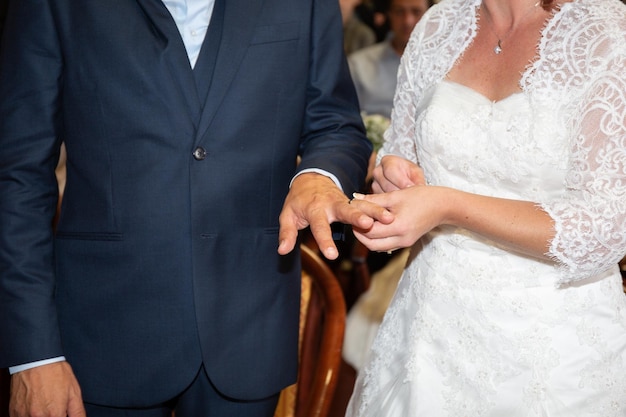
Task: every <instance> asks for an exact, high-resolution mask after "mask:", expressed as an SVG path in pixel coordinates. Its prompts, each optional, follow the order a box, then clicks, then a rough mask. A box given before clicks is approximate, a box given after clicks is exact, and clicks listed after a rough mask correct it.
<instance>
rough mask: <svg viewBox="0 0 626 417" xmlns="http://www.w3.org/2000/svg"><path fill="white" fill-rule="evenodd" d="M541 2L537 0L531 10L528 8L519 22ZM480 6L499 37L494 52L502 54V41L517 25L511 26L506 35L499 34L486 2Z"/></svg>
mask: <svg viewBox="0 0 626 417" xmlns="http://www.w3.org/2000/svg"><path fill="white" fill-rule="evenodd" d="M539 3H541V2H540V1H537V2H536V3H535V5H534V6H533V7H532V8H531V9H530V10H528V11H527V12H526V14H525V15H524V16H522V18H521V19H520V20H519V23H521V22H523V21H524V20H525V19H526V18H527V17H528V16H529V15H530V14H531V13H532V12H533V11H535V10H536V9H537V6H539ZM480 6H481V8H482V9H483V15H484V16H486V17H487V20H489V21H488V22H487V24H488V26H489V30H490V31H491V32H492V33H493V34H494V35H495V37H496V38H498V43H497V44H496V46H494V48H493V52H494V53H495V54H496V55H500V54H501V53H502V42H504V41H505V40H507V39H508V37H509V36H510V35H511V33H512V32H513V29H515V26H511V28H510V29H509V30H508V31H507V32H506V33H505V34H504V36H499V35H498V34H497V33H496V30H495V28H494V24H493V20H491V13H489V11H488V10H487V9H486V8H485V3H483V2H481V3H480ZM519 23H518V25H519Z"/></svg>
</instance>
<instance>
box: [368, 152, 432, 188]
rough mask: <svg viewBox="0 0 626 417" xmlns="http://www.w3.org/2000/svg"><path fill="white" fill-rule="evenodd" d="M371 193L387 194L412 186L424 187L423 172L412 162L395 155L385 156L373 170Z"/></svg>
mask: <svg viewBox="0 0 626 417" xmlns="http://www.w3.org/2000/svg"><path fill="white" fill-rule="evenodd" d="M372 176H373V178H374V181H373V183H372V191H373V192H374V193H388V192H390V191H395V190H402V189H405V188H407V187H412V186H414V185H424V184H426V180H425V179H424V172H423V171H422V169H421V168H420V167H419V166H418V165H416V164H414V163H413V162H411V161H409V160H407V159H405V158H401V157H399V156H395V155H385V156H384V157H383V158H382V159H381V161H380V164H379V165H378V166H377V167H376V168H374V170H373V173H372Z"/></svg>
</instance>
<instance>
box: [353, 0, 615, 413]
mask: <svg viewBox="0 0 626 417" xmlns="http://www.w3.org/2000/svg"><path fill="white" fill-rule="evenodd" d="M479 4H480V0H443V2H442V3H440V4H439V5H438V6H434V8H432V9H431V11H430V13H429V14H428V15H427V16H426V17H425V18H424V19H423V21H422V22H420V24H419V25H418V28H417V29H416V31H415V33H414V34H413V37H412V40H411V42H410V44H409V46H408V48H407V51H406V52H405V56H404V57H403V63H402V65H401V69H400V72H399V83H398V85H399V89H398V92H397V94H396V100H395V110H394V115H393V123H392V127H391V129H390V130H389V131H388V132H387V135H386V138H387V140H388V142H387V143H386V145H385V147H384V149H383V151H382V152H383V154H389V153H393V154H399V155H402V156H404V157H407V158H409V159H411V160H413V161H415V162H419V163H420V165H421V166H422V167H423V169H424V172H425V174H426V177H427V180H428V182H429V183H430V184H433V185H444V186H449V187H454V188H457V189H462V190H466V191H469V192H473V193H477V194H482V195H490V196H497V197H502V198H511V199H518V200H527V201H534V202H537V204H538V207H541V209H543V210H546V211H547V212H548V213H549V214H550V215H551V216H552V218H553V219H554V222H555V228H556V237H555V238H554V240H553V242H552V245H551V248H550V257H551V258H552V259H553V261H551V262H548V261H539V260H537V259H534V258H530V257H525V256H522V255H519V254H516V253H515V252H512V251H509V250H506V249H505V248H502V247H499V246H498V245H497V244H495V243H494V242H490V241H487V240H485V239H483V238H481V237H480V236H476V235H473V234H472V233H469V232H467V231H465V230H460V229H455V228H448V227H442V228H439V229H436V230H434V231H433V232H431V233H429V234H428V235H427V236H426V237H425V238H423V239H422V240H421V241H420V242H419V243H418V244H417V245H416V246H415V247H414V248H413V250H412V257H411V258H410V260H409V263H408V266H407V269H406V271H405V274H404V275H403V277H402V279H401V281H400V284H399V287H398V290H397V292H396V294H395V296H394V299H393V301H392V303H391V306H390V308H389V309H388V310H387V314H386V315H385V318H384V321H383V323H382V325H381V327H380V330H379V332H378V335H377V337H376V339H375V341H374V343H373V346H372V352H371V355H370V357H369V360H368V362H367V364H366V366H365V368H364V370H362V372H360V373H359V376H358V379H357V383H356V387H355V392H354V394H353V398H352V400H351V402H350V405H349V407H348V414H347V415H348V416H359V417H365V416H368V417H391V416H394V417H412V416H418V417H438V416H450V417H452V416H454V417H486V416H489V417H496V416H497V417H517V416H524V417H527V416H537V417H539V416H541V417H548V416H549V417H576V416H579V417H592V416H597V417H617V416H620V417H624V416H626V296H625V295H624V294H623V292H622V284H621V277H620V274H619V271H618V268H617V263H618V261H619V259H621V257H622V256H624V253H625V252H626V127H625V123H626V35H625V34H626V12H625V10H626V7H624V6H623V5H622V4H621V3H619V1H615V0H582V1H575V2H573V3H567V4H565V5H564V6H563V7H562V8H561V9H560V10H558V11H556V12H555V13H554V15H553V17H552V18H551V20H550V21H549V23H548V24H547V25H546V27H545V28H544V31H543V40H542V42H541V45H540V46H539V50H538V57H537V59H536V61H534V62H533V63H532V64H531V65H530V66H529V68H528V69H527V71H526V72H525V73H524V74H523V76H522V80H521V84H520V86H521V92H520V93H517V94H514V95H512V96H510V97H508V98H506V99H503V100H501V101H498V102H495V103H494V102H492V101H490V100H488V99H487V98H485V97H484V96H482V95H480V94H478V93H477V92H475V91H473V90H471V89H469V88H468V87H465V86H462V85H460V84H455V83H453V82H450V81H447V80H445V75H446V73H447V72H448V71H449V69H450V67H451V66H452V65H453V63H454V62H455V61H456V60H457V59H458V57H459V56H460V54H461V53H462V51H464V50H465V48H466V47H467V45H469V43H470V42H471V40H472V39H473V36H474V34H475V33H476V30H477V26H478V22H477V21H476V8H477V7H478V6H479Z"/></svg>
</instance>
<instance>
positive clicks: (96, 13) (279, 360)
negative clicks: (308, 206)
mask: <svg viewBox="0 0 626 417" xmlns="http://www.w3.org/2000/svg"><path fill="white" fill-rule="evenodd" d="M216 19H219V20H216ZM209 35H210V37H207V39H206V40H205V44H204V45H203V49H202V52H201V56H200V58H199V60H198V64H197V67H196V68H195V69H194V70H192V69H191V67H190V65H189V61H188V58H187V56H186V53H185V49H184V45H183V42H182V40H181V38H180V35H179V34H178V32H177V29H176V26H175V23H174V21H173V20H172V18H171V16H170V15H169V13H168V11H167V9H166V8H165V6H164V5H163V4H162V2H161V1H157V0H106V1H104V0H85V1H76V0H20V1H19V2H11V4H10V5H9V14H8V19H7V25H6V29H5V33H4V36H3V38H2V49H1V53H0V317H1V319H0V366H12V365H17V364H21V363H27V362H30V361H35V360H40V359H45V358H49V357H55V356H59V355H65V356H66V358H67V360H68V361H69V363H70V364H71V365H72V367H73V369H74V371H75V373H76V375H77V378H78V380H79V383H80V384H81V388H82V390H83V397H84V399H85V401H88V402H92V403H96V404H103V405H114V406H125V407H130V406H133V407H136V406H148V405H152V404H155V403H158V402H161V401H165V400H167V399H169V398H171V397H172V396H174V395H176V394H177V393H179V392H180V391H182V390H183V389H184V388H185V386H186V385H187V384H189V383H190V382H191V381H192V380H193V378H194V376H195V375H196V373H197V371H198V369H199V368H200V366H201V364H204V366H205V367H206V369H207V372H208V375H209V377H210V378H211V381H212V382H213V383H214V384H215V386H216V387H217V389H218V390H220V391H221V392H222V393H223V394H225V395H227V396H229V397H232V398H238V399H258V398H264V397H267V396H269V395H272V394H274V393H276V392H277V391H279V390H280V389H282V388H283V387H285V386H287V385H289V384H291V383H293V382H295V379H296V373H297V345H298V332H297V329H298V317H299V295H300V292H299V291H300V262H299V255H298V253H297V252H294V253H293V254H291V255H288V256H279V255H278V254H277V252H276V249H277V245H278V226H279V225H278V215H279V213H280V211H281V208H282V205H283V202H284V199H285V196H286V194H287V192H288V189H289V183H290V180H291V179H292V177H293V176H294V174H295V173H296V172H297V171H298V170H302V169H306V168H319V169H323V170H326V171H329V172H331V173H333V174H334V175H336V177H337V178H338V179H339V180H340V181H341V183H342V185H343V187H344V190H345V191H346V192H347V193H351V192H352V191H354V190H357V189H359V187H360V185H361V184H360V181H361V179H362V178H363V177H364V175H365V170H366V167H367V159H368V157H369V153H370V150H371V148H370V145H369V143H368V141H367V139H366V138H365V135H364V131H363V126H362V122H361V119H360V116H359V111H358V103H357V101H356V96H355V93H354V90H353V87H352V84H351V81H350V78H349V75H348V70H347V66H346V63H345V57H344V56H343V52H342V40H341V20H340V14H339V11H338V7H337V5H336V0H289V1H286V0H225V1H223V3H220V0H218V4H217V5H216V15H215V16H214V19H213V21H212V23H211V26H210V29H209ZM197 81H198V82H197ZM61 142H64V143H65V145H66V147H67V155H68V164H67V185H66V189H65V194H64V200H63V206H62V212H61V215H60V219H59V223H58V227H57V231H56V234H53V233H52V228H51V224H50V223H51V220H52V218H53V216H54V212H55V206H56V193H57V185H56V182H55V179H54V168H55V165H56V162H57V158H58V152H59V146H60V143H61ZM298 155H300V156H301V157H302V159H301V163H300V165H299V166H296V157H297V156H298Z"/></svg>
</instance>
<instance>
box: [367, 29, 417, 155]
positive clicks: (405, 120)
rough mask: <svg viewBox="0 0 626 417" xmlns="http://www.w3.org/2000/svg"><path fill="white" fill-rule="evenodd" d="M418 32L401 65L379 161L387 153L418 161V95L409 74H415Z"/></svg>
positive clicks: (412, 39) (410, 42)
mask: <svg viewBox="0 0 626 417" xmlns="http://www.w3.org/2000/svg"><path fill="white" fill-rule="evenodd" d="M416 37H418V36H417V35H416V33H415V32H414V33H413V34H412V36H411V41H409V43H408V45H407V47H406V49H405V52H404V54H403V55H402V59H401V61H400V67H399V68H398V83H397V87H396V92H395V96H394V100H393V110H392V112H391V124H390V126H389V128H388V129H387V130H386V131H385V134H384V139H385V140H384V144H383V147H382V148H381V150H380V151H379V152H378V156H377V163H379V162H380V160H381V159H382V157H383V156H385V155H390V154H391V155H398V156H402V157H404V158H406V159H408V160H410V161H412V162H415V163H418V161H417V153H416V151H415V134H414V132H415V114H416V108H415V99H416V92H415V91H414V88H413V82H412V81H413V80H412V79H411V77H410V74H414V69H412V68H411V67H412V66H413V65H412V63H411V61H412V59H411V57H412V56H414V55H415V47H416V45H418V44H419V41H416V39H415V38H416Z"/></svg>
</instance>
